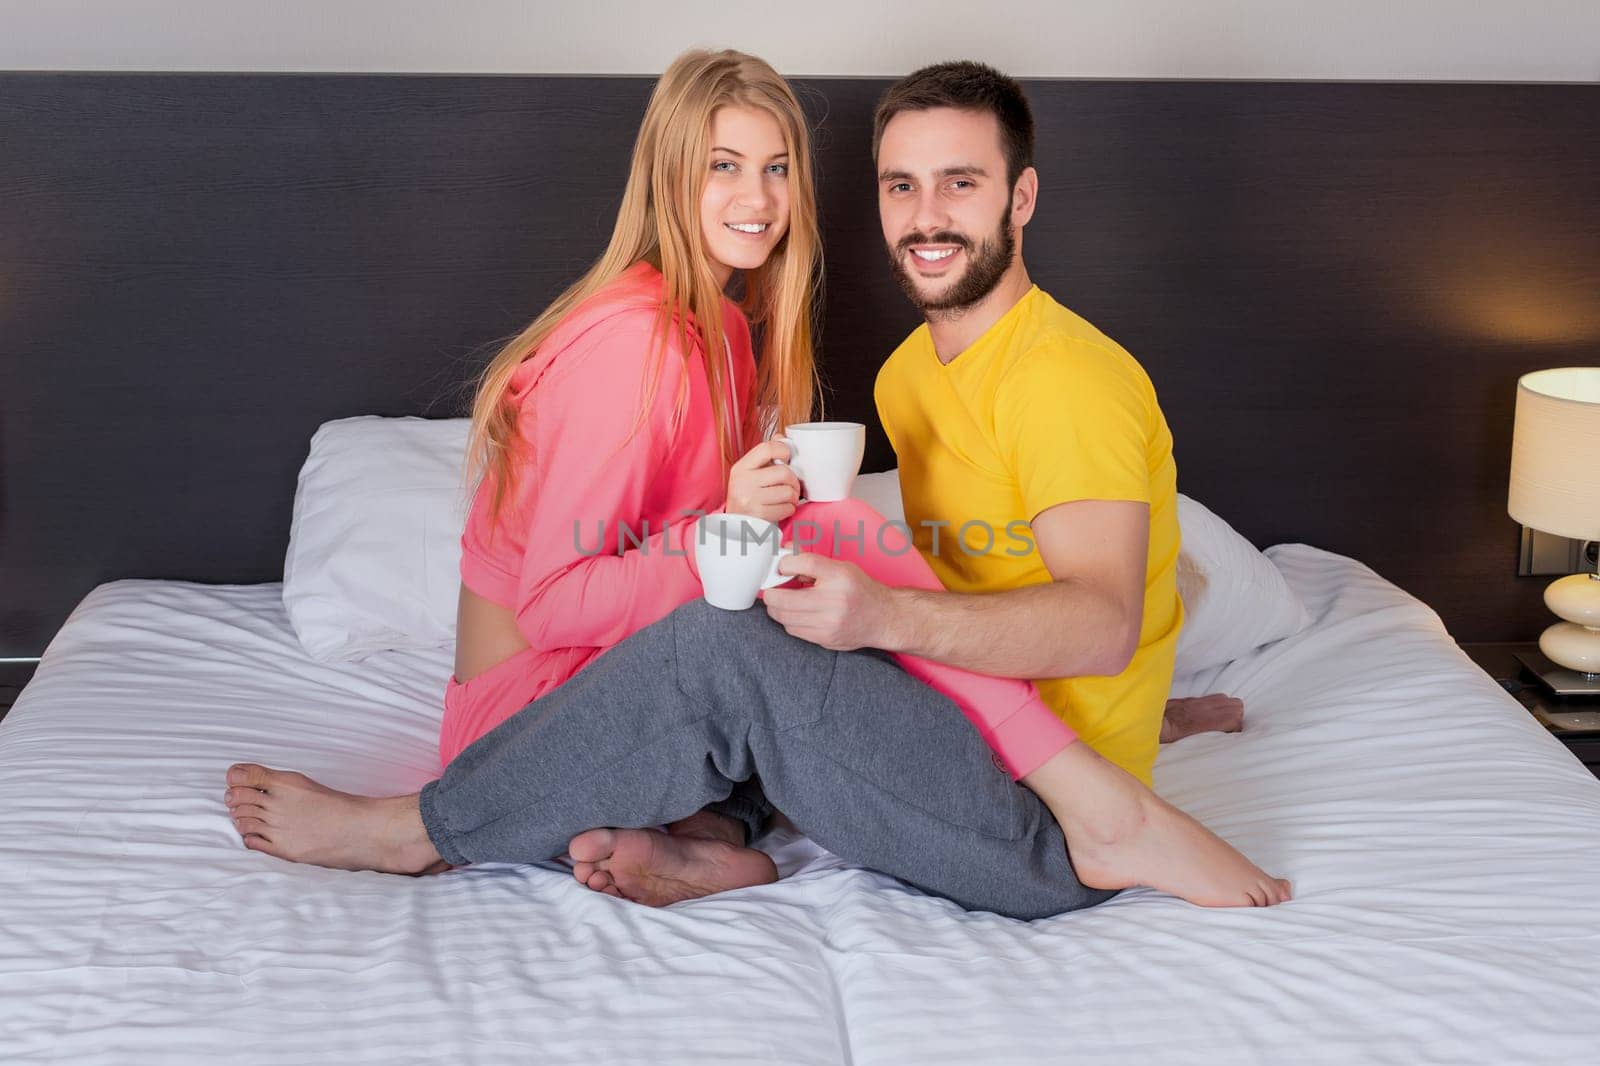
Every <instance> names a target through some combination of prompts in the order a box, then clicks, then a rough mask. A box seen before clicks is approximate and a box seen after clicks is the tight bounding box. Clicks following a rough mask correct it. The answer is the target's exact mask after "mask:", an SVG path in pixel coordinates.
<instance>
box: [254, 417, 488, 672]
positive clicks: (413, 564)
mask: <svg viewBox="0 0 1600 1066" xmlns="http://www.w3.org/2000/svg"><path fill="white" fill-rule="evenodd" d="M470 424H471V423H470V420H469V419H465V418H453V419H425V418H378V417H374V416H365V417H361V418H345V419H341V420H339V421H337V422H329V423H327V424H325V425H323V426H322V427H321V428H320V429H318V430H317V432H316V434H315V435H314V436H313V437H312V438H311V452H310V454H309V455H308V456H307V457H306V461H305V465H304V466H303V467H301V469H300V482H299V486H298V488H297V489H296V490H295V496H294V518H293V522H292V524H291V525H290V528H289V552H288V555H287V556H286V557H285V558H284V561H283V605H284V607H285V608H287V610H288V612H289V622H290V624H291V625H293V626H294V631H295V634H296V635H297V636H298V637H299V638H300V643H301V644H302V645H303V646H304V647H305V649H306V651H307V652H308V653H309V654H310V655H311V657H312V658H314V659H318V660H320V661H322V662H331V661H335V660H355V659H360V658H363V657H364V656H367V655H370V654H372V653H373V652H377V651H386V650H389V649H394V648H424V647H437V646H438V645H441V644H448V643H450V642H451V641H453V640H454V639H455V628H456V599H457V596H458V594H459V590H460V581H461V578H460V565H461V528H462V526H463V524H464V523H465V521H466V507H467V504H468V498H467V496H466V493H465V491H464V486H463V483H462V460H463V458H464V456H465V453H466V441H467V431H468V429H469V428H470Z"/></svg>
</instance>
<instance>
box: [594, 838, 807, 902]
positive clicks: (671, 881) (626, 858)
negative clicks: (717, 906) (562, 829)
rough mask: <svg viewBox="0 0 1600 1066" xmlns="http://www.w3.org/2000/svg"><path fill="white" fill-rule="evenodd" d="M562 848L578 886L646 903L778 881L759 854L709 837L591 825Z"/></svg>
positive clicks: (762, 855) (773, 870)
mask: <svg viewBox="0 0 1600 1066" xmlns="http://www.w3.org/2000/svg"><path fill="white" fill-rule="evenodd" d="M567 850H568V853H569V854H571V856H572V858H573V861H574V863H575V865H574V866H573V869H572V875H573V876H574V877H576V878H577V879H578V883H579V884H582V885H587V886H588V887H589V888H592V889H594V890H595V891H596V892H604V893H605V894H606V895H608V896H620V897H621V898H623V899H627V900H632V901H633V902H634V903H643V904H645V905H646V906H650V907H665V906H667V905H668V904H669V903H680V902H682V901H683V900H686V899H699V898H700V897H701V896H709V895H712V894H714V893H717V892H727V891H729V890H731V889H735V888H747V887H749V886H750V885H767V884H771V883H772V882H774V881H776V880H777V879H778V868H777V867H776V866H774V865H773V864H772V860H771V859H770V858H768V857H767V856H766V855H765V854H764V853H762V852H759V851H756V850H755V849H754V848H743V847H739V846H738V845H737V844H734V843H731V842H729V841H727V840H721V839H716V838H714V837H712V836H684V835H680V834H675V833H661V832H657V831H656V830H654V829H591V830H589V831H588V832H586V833H579V834H578V835H577V836H575V837H573V838H572V843H571V844H569V845H568V847H567Z"/></svg>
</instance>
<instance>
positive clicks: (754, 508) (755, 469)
mask: <svg viewBox="0 0 1600 1066" xmlns="http://www.w3.org/2000/svg"><path fill="white" fill-rule="evenodd" d="M788 458H789V446H788V445H787V444H785V443H784V442H783V441H781V440H769V441H764V442H763V443H761V444H757V445H756V446H755V447H754V448H751V449H750V450H749V451H748V452H745V453H744V455H743V456H741V457H740V459H739V461H738V462H736V463H734V464H733V468H732V469H731V470H729V471H728V502H727V505H726V506H725V507H723V510H724V511H727V512H729V513H731V514H742V515H750V516H751V517H752V518H760V519H762V520H764V521H767V522H782V521H783V520H784V519H785V518H788V517H789V516H790V515H792V514H794V512H795V508H796V507H797V506H799V503H800V479H799V478H798V477H796V476H795V472H794V471H793V470H791V469H789V468H788V467H787V466H784V465H783V462H784V461H786V460H787V459H788Z"/></svg>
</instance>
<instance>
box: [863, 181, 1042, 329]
mask: <svg viewBox="0 0 1600 1066" xmlns="http://www.w3.org/2000/svg"><path fill="white" fill-rule="evenodd" d="M1010 217H1011V204H1010V203H1009V202H1007V204H1006V210H1005V214H1003V215H1001V216H1000V225H999V226H998V227H996V230H995V233H994V235H993V236H992V237H990V238H988V239H987V240H985V241H983V243H981V244H979V245H978V246H977V247H976V248H974V247H973V246H972V241H971V240H970V239H969V238H967V237H965V236H963V235H962V234H959V233H956V232H954V231H953V230H940V231H939V232H937V233H934V234H931V235H924V234H921V233H912V234H908V235H907V236H905V237H902V238H901V239H900V241H899V243H897V244H896V245H895V246H894V247H893V248H891V249H889V267H890V269H891V270H893V271H894V279H895V280H896V281H898V282H899V283H900V288H901V289H903V290H904V291H905V294H906V297H907V299H909V300H910V301H911V302H912V303H913V304H914V305H916V308H917V310H919V311H921V312H922V313H923V314H924V315H925V316H927V317H928V318H959V317H960V316H961V315H962V313H963V312H965V311H966V310H967V308H969V307H971V306H972V305H973V304H975V303H977V302H978V301H979V300H982V299H983V298H984V297H985V296H988V295H989V294H990V293H991V292H993V291H994V290H995V286H997V285H999V284H1000V279H1001V278H1002V277H1004V276H1005V272H1006V268H1007V267H1009V266H1010V265H1011V259H1012V256H1014V255H1015V254H1016V251H1017V236H1016V233H1015V232H1014V231H1013V230H1012V228H1011V225H1010V222H1009V219H1010ZM914 244H954V245H956V246H958V247H960V248H961V250H962V251H963V252H965V253H966V257H967V269H966V271H965V272H964V273H963V274H962V275H961V276H960V277H959V278H957V279H956V280H955V281H954V282H953V283H952V284H951V285H950V287H949V288H947V289H945V291H944V292H941V293H939V294H938V295H937V296H924V295H923V293H922V290H921V289H919V288H918V287H917V279H916V278H915V277H914V276H913V275H912V273H911V268H910V267H908V266H907V265H906V256H907V255H909V254H911V246H912V245H914Z"/></svg>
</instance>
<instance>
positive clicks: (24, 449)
mask: <svg viewBox="0 0 1600 1066" xmlns="http://www.w3.org/2000/svg"><path fill="white" fill-rule="evenodd" d="M649 84H650V83H649V81H648V80H646V79H638V78H562V77H546V78H540V77H438V76H367V75H360V76H357V75H346V76H329V75H179V74H163V75H124V74H31V73H19V74H0V145H4V146H5V150H4V151H0V375H3V376H0V656H4V655H27V654H37V653H38V651H39V650H40V649H41V648H42V647H43V646H44V644H45V643H46V641H47V640H48V639H49V637H50V635H51V634H52V633H53V632H54V630H55V628H56V627H57V626H58V625H59V624H60V622H61V620H62V619H63V618H64V617H65V615H66V613H67V612H68V611H69V610H70V608H71V607H72V605H73V604H74V603H76V602H77V600H78V599H79V598H81V597H82V595H83V594H84V593H86V592H87V591H88V590H89V589H90V588H92V587H93V586H94V585H95V584H97V583H99V582H101V581H105V580H110V579H112V578H117V577H129V576H141V577H173V578H187V579H193V580H203V581H268V580H276V579H277V578H278V577H279V576H280V574H281V567H282V558H283V551H284V547H285V544H286V541H287V534H288V522H289V509H290V501H291V499H292V496H293V491H294V477H295V471H296V470H297V468H298V466H299V463H300V461H301V459H302V458H303V456H304V450H305V445H306V442H307V440H308V438H309V437H310V434H311V432H312V431H313V430H314V429H315V428H316V426H317V425H318V424H319V423H321V422H322V421H325V420H327V419H329V418H337V417H342V416H346V415H351V414H361V413H379V414H427V415H434V416H442V415H449V414H456V413H459V412H460V411H462V410H463V409H464V403H465V399H466V395H467V392H466V389H465V387H464V383H465V382H467V381H468V380H469V379H470V377H471V375H472V373H473V371H474V370H475V369H476V367H477V366H479V365H480V364H481V360H482V358H484V357H485V356H486V355H487V353H488V350H489V349H490V348H491V347H492V346H493V343H494V341H495V340H496V339H498V338H500V337H503V336H505V335H508V334H509V333H511V332H513V331H515V330H516V329H517V328H519V327H520V326H521V325H522V324H523V323H524V322H525V321H526V320H527V319H528V318H529V317H531V315H532V314H533V313H534V312H535V311H536V310H537V309H538V308H539V307H540V306H541V305H542V304H543V303H544V302H545V301H547V300H548V299H549V298H550V297H551V296H552V295H553V294H554V293H555V292H556V291H557V290H558V289H559V287H560V285H561V284H562V283H564V282H565V281H567V280H568V279H570V278H571V277H572V276H574V274H575V273H576V272H577V271H578V270H579V269H580V268H581V267H582V266H583V265H584V264H585V263H586V262H588V261H589V260H590V259H591V258H592V257H593V256H594V255H595V254H596V253H597V252H598V250H599V249H600V247H601V245H602V243H603V240H604V238H605V235H606V233H607V232H608V229H609V224H610V220H611V214H612V212H613V210H614V209H615V205H616V203H617V201H618V199H619V197H620V191H621V180H622V174H623V171H624V164H625V161H626V158H627V154H628V151H629V149H630V146H631V142H632V136H633V132H634V129H635V127H636V124H637V122H638V118H639V115H640V113H641V112H642V109H643V105H644V101H645V98H646V96H647V94H648V90H649ZM886 84H887V82H886V81H884V80H877V79H817V80H813V81H808V82H805V83H803V85H802V89H803V94H804V95H805V97H806V99H807V101H808V107H809V108H810V109H811V111H812V112H813V115H814V117H815V118H816V119H817V121H818V126H819V135H818V143H819V154H820V159H819V167H820V172H821V180H822V198H823V205H822V208H823V221H824V227H825V238H826V241H827V254H828V263H829V271H828V283H827V284H828V288H827V305H826V321H825V324H824V332H823V354H824V370H825V373H826V376H827V379H828V382H829V384H830V386H831V390H832V394H831V396H830V412H831V413H832V414H834V415H836V416H838V417H846V418H855V419H859V420H862V421H866V422H868V423H869V425H873V426H874V427H875V424H876V418H875V416H874V414H873V411H872V402H871V382H872V378H873V375H874V373H875V372H876V369H877V366H878V364H879V363H880V362H881V360H882V358H883V357H884V355H886V354H887V352H888V351H889V350H890V349H891V348H892V347H893V346H894V344H895V343H897V342H898V340H899V339H900V337H901V336H902V335H903V334H904V333H905V332H906V331H907V330H908V329H909V328H911V327H912V326H913V325H914V324H915V322H916V319H915V316H914V314H913V313H912V312H911V310H910V308H909V307H908V306H907V305H906V304H905V302H904V300H903V299H902V298H901V296H900V294H899V292H898V290H897V289H896V288H895V286H894V284H893V282H892V280H891V279H890V277H889V274H888V271H887V269H886V267H885V265H884V257H883V252H882V247H881V244H882V242H881V236H880V234H879V231H878V223H877V216H876V204H875V199H874V196H875V193H874V189H873V182H872V169H871V165H870V160H869V158H868V152H869V147H870V145H869V130H870V115H871V107H872V103H873V101H874V99H875V97H876V95H877V94H878V93H879V92H880V91H881V90H882V88H883V87H884V85H886ZM1028 88H1029V92H1030V94H1031V96H1032V98H1033V101H1034V107H1035V110H1036V112H1037V115H1038V119H1039V127H1040V129H1039V134H1040V138H1039V139H1040V158H1039V166H1040V172H1041V182H1042V186H1043V192H1042V200H1041V205H1040V211H1039V214H1038V216H1037V218H1036V219H1035V222H1034V224H1033V225H1032V226H1030V227H1029V230H1028V232H1027V236H1026V240H1025V249H1026V253H1027V257H1028V261H1029V264H1030V266H1031V268H1032V270H1033V272H1034V275H1035V277H1036V279H1037V280H1038V281H1039V282H1040V283H1041V284H1042V285H1043V286H1045V287H1046V288H1047V289H1049V290H1050V291H1051V292H1053V293H1054V294H1055V295H1056V296H1057V297H1058V298H1059V299H1061V300H1062V301H1063V302H1065V303H1067V304H1068V305H1069V306H1071V307H1073V308H1074V309H1075V310H1077V311H1079V312H1081V313H1082V314H1084V315H1086V316H1087V317H1088V318H1090V319H1091V320H1093V321H1094V322H1096V323H1097V324H1098V325H1100V326H1101V327H1102V328H1103V329H1105V330H1106V331H1107V332H1108V333H1109V334H1111V335H1112V336H1113V337H1116V338H1117V339H1118V340H1119V341H1121V342H1122V343H1123V344H1124V345H1126V346H1127V347H1128V349H1129V350H1130V351H1132V352H1133V353H1134V354H1135V355H1136V356H1137V357H1138V358H1139V359H1140V360H1141V361H1142V362H1143V363H1144V364H1145V366H1146V367H1147V368H1148V369H1149V370H1150V373H1151V375H1152V377H1153V378H1154V379H1155V382H1156V385H1157V388H1158V390H1159V392H1160V395H1161V397H1162V401H1163V405H1164V406H1165V408H1166V410H1167V413H1168V417H1169V419H1170V421H1171V423H1172V426H1173V430H1174V433H1175V435H1176V439H1177V451H1178V461H1179V483H1180V488H1181V489H1182V490H1183V491H1185V492H1188V493H1190V494H1191V495H1194V496H1195V497H1197V498H1199V499H1201V500H1203V501H1205V502H1206V503H1207V504H1208V505H1210V506H1211V507H1213V508H1214V509H1215V510H1217V511H1218V512H1219V513H1220V514H1222V515H1223V516H1225V517H1226V518H1228V519H1229V520H1230V521H1232V522H1233V523H1234V524H1235V525H1236V526H1237V527H1238V528H1239V529H1240V530H1241V531H1243V532H1244V533H1245V534H1246V535H1248V536H1250V537H1251V538H1252V539H1253V540H1255V541H1256V542H1257V543H1258V544H1263V545H1265V544H1270V543H1273V542H1277V541H1283V540H1295V541H1305V542H1309V543H1313V544H1318V545H1321V546H1324V547H1327V548H1330V549H1332V550H1335V551H1339V552H1343V553H1347V554H1351V555H1354V556H1357V557H1359V558H1361V559H1363V560H1365V561H1366V562H1368V563H1369V564H1371V565H1372V566H1374V568H1376V569H1377V570H1378V571H1379V572H1381V573H1383V574H1384V575H1385V576H1387V577H1389V578H1391V579H1392V580H1395V581H1397V582H1398V583H1400V584H1401V585H1402V586H1404V587H1406V588H1407V589H1409V590H1410V591H1412V592H1413V593H1415V594H1417V595H1418V596H1420V597H1421V598H1422V599H1424V600H1426V601H1427V602H1429V603H1430V604H1432V605H1433V606H1434V607H1435V608H1436V609H1438V610H1439V611H1440V613H1441V614H1442V615H1443V617H1444V618H1445V620H1446V622H1447V623H1448V624H1449V625H1450V627H1451V629H1452V631H1453V632H1455V633H1456V634H1457V635H1458V636H1459V637H1461V638H1462V639H1469V640H1509V639H1519V638H1525V637H1528V636H1530V635H1532V634H1533V633H1534V632H1536V631H1537V629H1538V628H1539V627H1540V626H1541V625H1542V624H1543V621H1544V610H1543V607H1542V605H1541V604H1540V602H1539V596H1540V591H1541V589H1542V587H1543V581H1541V580H1538V579H1518V578H1516V577H1515V576H1514V565H1515V553H1516V542H1517V531H1516V527H1515V526H1514V524H1513V523H1512V522H1511V521H1510V519H1508V518H1507V517H1506V516H1505V510H1504V499H1505V478H1506V473H1507V469H1508V465H1509V448H1510V434H1511V410H1512V400H1513V388H1514V383H1515V381H1516V378H1517V376H1518V375H1519V374H1521V373H1523V372H1525V371H1527V370H1531V369H1535V368H1538V367H1544V366H1553V365H1570V364H1579V363H1596V362H1600V86H1594V85H1488V84H1441V83H1412V84H1376V83H1349V82H1335V83H1273V82H1118V81H1090V82H1082V81H1035V82H1030V83H1028ZM892 462H893V457H892V455H891V454H890V453H889V451H888V448H887V445H886V443H885V441H884V440H883V438H882V435H881V434H880V433H877V432H876V430H875V431H874V433H873V436H872V439H871V442H870V445H869V452H868V466H869V468H873V469H881V468H883V467H886V466H888V465H890V464H892Z"/></svg>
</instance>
